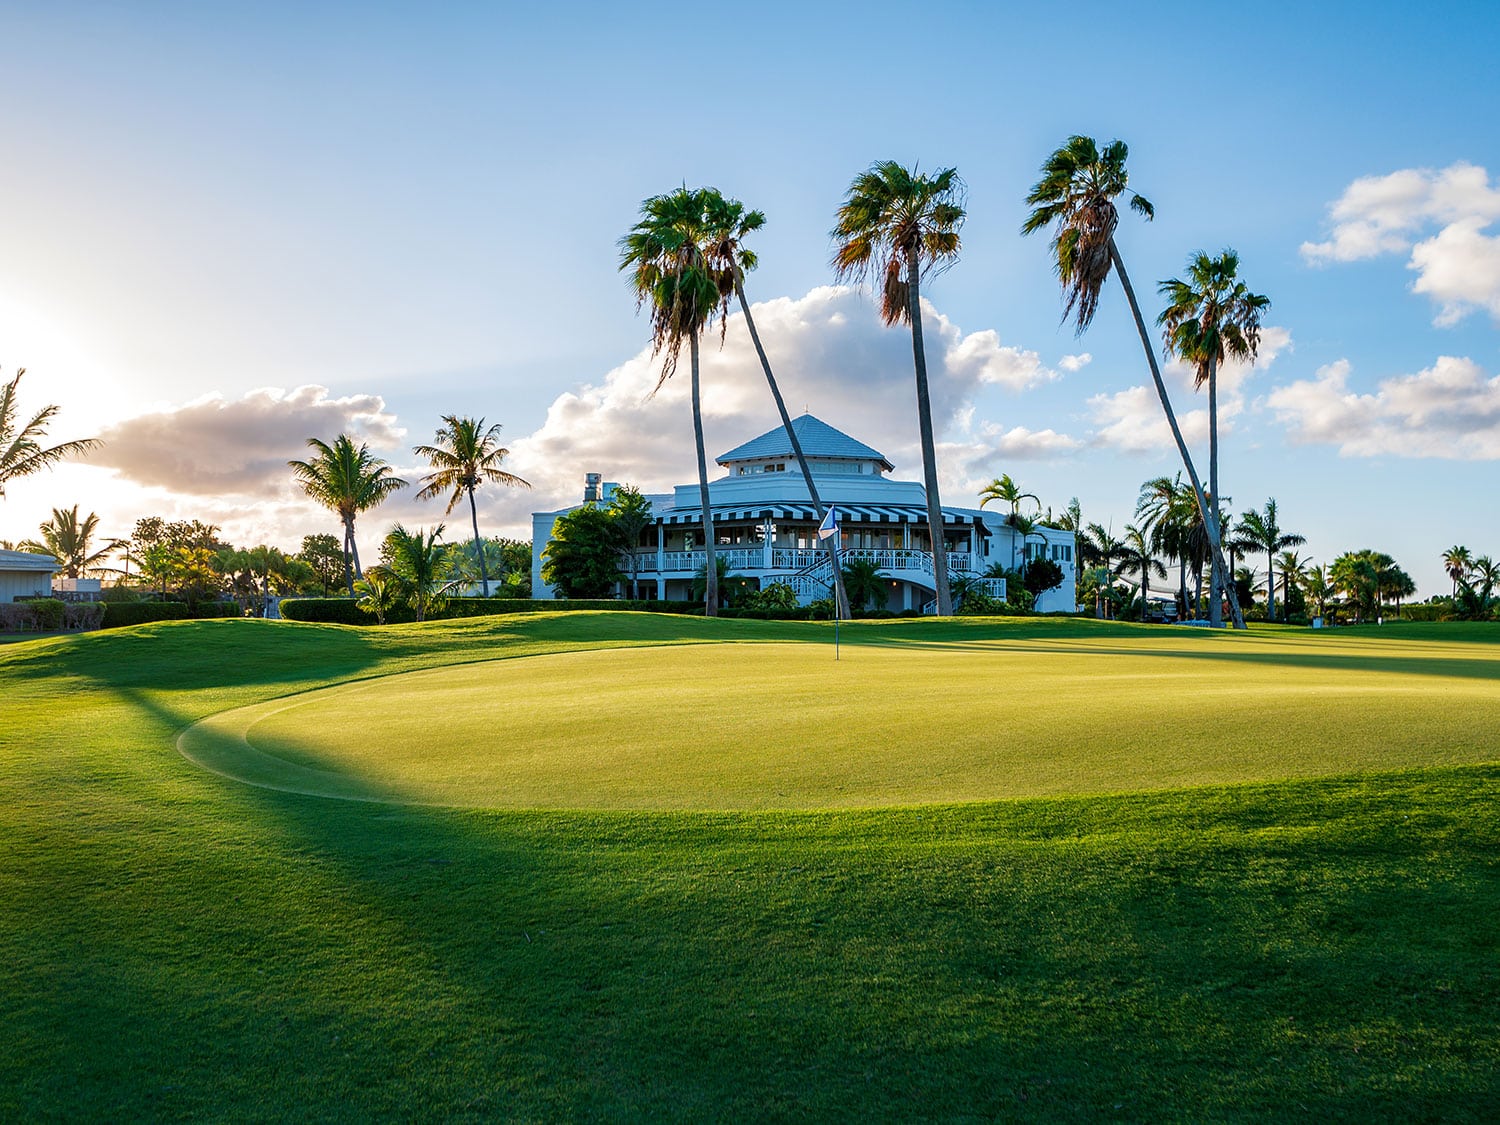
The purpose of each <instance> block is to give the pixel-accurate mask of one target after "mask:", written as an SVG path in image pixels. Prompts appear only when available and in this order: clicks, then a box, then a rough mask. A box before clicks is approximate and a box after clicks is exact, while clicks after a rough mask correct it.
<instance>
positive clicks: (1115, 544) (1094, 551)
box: [1084, 523, 1128, 617]
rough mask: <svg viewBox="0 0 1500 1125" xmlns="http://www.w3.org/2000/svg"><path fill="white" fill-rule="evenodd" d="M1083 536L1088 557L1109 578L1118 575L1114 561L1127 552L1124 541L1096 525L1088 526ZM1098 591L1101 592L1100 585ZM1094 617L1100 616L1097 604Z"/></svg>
mask: <svg viewBox="0 0 1500 1125" xmlns="http://www.w3.org/2000/svg"><path fill="white" fill-rule="evenodd" d="M1084 534H1085V537H1086V538H1087V539H1088V541H1089V557H1090V558H1092V559H1094V560H1096V561H1097V562H1098V564H1099V566H1100V567H1102V568H1103V569H1104V571H1105V573H1106V574H1107V575H1108V576H1109V577H1111V578H1112V577H1114V576H1115V574H1117V573H1118V570H1117V567H1116V560H1118V559H1121V558H1124V557H1125V553H1126V551H1127V550H1128V548H1127V547H1126V544H1125V541H1124V540H1123V539H1116V538H1115V536H1114V532H1113V531H1111V530H1109V529H1107V528H1105V527H1104V526H1102V525H1101V524H1097V523H1091V524H1089V526H1088V530H1087V531H1086V532H1085V533H1084ZM1100 589H1101V592H1102V585H1101V587H1100ZM1094 615H1095V616H1096V617H1097V616H1099V615H1100V613H1099V608H1098V604H1097V603H1096V606H1095V609H1094Z"/></svg>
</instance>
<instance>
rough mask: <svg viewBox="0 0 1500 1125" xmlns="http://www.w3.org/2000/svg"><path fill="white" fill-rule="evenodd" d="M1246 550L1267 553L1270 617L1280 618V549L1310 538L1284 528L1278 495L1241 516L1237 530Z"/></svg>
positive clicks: (1268, 608)
mask: <svg viewBox="0 0 1500 1125" xmlns="http://www.w3.org/2000/svg"><path fill="white" fill-rule="evenodd" d="M1235 534H1236V538H1238V539H1239V540H1240V541H1241V543H1242V544H1243V545H1244V546H1245V548H1246V549H1253V550H1261V551H1264V552H1265V553H1266V620H1267V621H1275V620H1276V552H1277V551H1284V550H1286V549H1287V548H1288V547H1300V546H1302V545H1303V544H1304V543H1306V542H1307V538H1306V537H1305V536H1302V535H1298V534H1297V533H1296V532H1292V531H1283V530H1282V528H1281V523H1280V520H1279V519H1278V517H1277V512H1276V498H1275V497H1272V498H1271V499H1269V500H1267V501H1266V506H1265V509H1264V510H1263V511H1259V512H1257V511H1256V510H1255V509H1253V508H1252V509H1251V510H1250V511H1248V512H1246V513H1245V514H1244V515H1242V516H1241V517H1240V523H1239V527H1237V528H1236V529H1235Z"/></svg>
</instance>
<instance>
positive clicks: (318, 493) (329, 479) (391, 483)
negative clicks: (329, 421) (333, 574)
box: [287, 434, 407, 597]
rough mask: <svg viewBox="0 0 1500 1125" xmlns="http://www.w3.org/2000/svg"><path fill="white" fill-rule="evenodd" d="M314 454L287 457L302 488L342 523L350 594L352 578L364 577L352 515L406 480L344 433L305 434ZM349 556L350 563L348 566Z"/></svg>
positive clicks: (376, 501) (365, 508) (364, 509)
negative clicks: (324, 438) (331, 435)
mask: <svg viewBox="0 0 1500 1125" xmlns="http://www.w3.org/2000/svg"><path fill="white" fill-rule="evenodd" d="M307 444H308V445H309V446H310V447H311V448H312V449H313V450H315V452H316V455H315V456H314V457H312V458H310V459H309V460H307V461H288V462H287V464H288V465H289V466H290V467H291V470H292V475H293V476H295V477H296V478H297V483H298V484H300V485H301V486H302V491H303V492H305V493H307V495H308V496H309V497H311V498H312V499H313V500H315V501H317V502H318V503H319V504H322V505H323V507H325V508H327V509H329V510H330V511H333V512H337V513H338V517H339V520H340V521H341V522H342V523H343V525H344V583H345V585H346V586H348V588H349V596H350V597H353V596H354V580H355V579H356V578H362V577H364V571H363V569H361V567H360V565H359V544H358V543H356V542H355V541H354V518H355V516H357V515H359V513H360V512H366V511H369V510H370V509H371V508H373V507H375V506H376V505H377V504H379V503H380V502H381V501H382V500H384V499H385V498H386V497H387V496H389V495H390V494H391V493H393V492H396V491H397V490H399V489H402V488H405V487H406V485H407V482H406V481H404V480H402V479H401V478H400V477H398V476H395V475H393V473H394V470H393V469H392V468H391V467H390V466H389V465H387V464H386V463H385V462H384V461H382V460H381V459H380V458H379V457H376V456H375V455H374V454H372V453H371V452H370V448H369V446H367V445H365V444H364V443H363V442H361V443H360V444H359V447H358V448H356V447H355V445H354V439H353V438H351V437H350V436H349V435H348V434H339V436H338V437H336V438H334V439H333V444H332V445H329V444H328V443H327V442H324V441H320V440H319V439H318V438H308V439H307ZM351 560H352V562H353V565H352V567H351V565H350V563H351Z"/></svg>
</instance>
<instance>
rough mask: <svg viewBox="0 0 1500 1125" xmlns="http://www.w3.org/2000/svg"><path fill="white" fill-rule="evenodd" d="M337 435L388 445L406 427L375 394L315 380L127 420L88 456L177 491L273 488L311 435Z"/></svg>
mask: <svg viewBox="0 0 1500 1125" xmlns="http://www.w3.org/2000/svg"><path fill="white" fill-rule="evenodd" d="M340 433H349V434H351V435H353V436H354V437H356V438H358V439H360V440H362V441H367V442H369V443H370V444H371V445H372V446H376V447H378V448H383V449H387V448H390V447H393V446H395V445H397V444H398V443H399V442H400V441H401V439H402V437H403V436H404V434H405V431H404V430H403V429H401V428H400V427H399V426H398V425H397V421H396V416H395V415H394V414H390V413H388V412H387V411H386V409H385V401H384V400H383V399H382V398H381V397H380V396H379V395H348V396H345V397H343V398H332V397H330V396H329V393H328V388H326V387H319V386H302V387H297V388H295V389H294V390H290V391H284V390H278V389H263V390H256V391H251V392H250V393H249V394H247V395H245V396H244V397H242V398H239V399H234V400H227V399H225V398H223V397H222V396H220V395H209V396H206V397H204V398H200V399H197V400H195V401H193V402H189V403H187V404H186V405H183V406H178V407H172V408H169V409H166V410H161V411H157V412H155V413H152V414H142V415H139V416H138V417H135V418H127V419H126V420H125V421H123V422H120V423H118V424H116V425H114V426H111V427H110V428H109V429H107V430H105V431H104V433H103V434H102V435H100V436H101V437H102V438H103V440H104V445H103V447H102V448H101V449H100V450H99V451H98V452H96V453H94V454H93V455H92V456H91V457H90V461H91V462H92V463H93V464H95V465H101V466H104V467H105V468H110V469H113V470H115V472H116V473H117V474H118V475H119V476H120V477H122V478H124V479H126V480H129V481H133V482H135V483H137V484H142V485H147V486H152V487H158V488H163V489H168V490H170V491H172V492H176V493H187V494H190V495H194V496H215V497H218V496H225V495H245V496H248V495H267V494H278V493H283V492H285V491H286V490H287V488H288V487H289V483H290V479H291V478H290V474H289V473H288V470H287V467H286V463H287V461H288V460H290V459H293V458H300V457H302V456H303V454H304V453H305V452H306V448H307V447H306V442H307V439H308V438H309V437H320V438H322V439H323V440H325V441H331V440H332V439H333V438H334V437H335V436H336V435H337V434H340Z"/></svg>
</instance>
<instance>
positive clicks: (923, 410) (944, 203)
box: [833, 160, 964, 616]
mask: <svg viewBox="0 0 1500 1125" xmlns="http://www.w3.org/2000/svg"><path fill="white" fill-rule="evenodd" d="M963 190H964V188H963V181H962V180H960V179H959V178H958V172H957V170H956V169H953V168H944V169H941V170H940V171H938V172H937V173H936V174H935V175H932V176H928V175H924V174H921V173H919V172H918V171H917V170H916V169H915V168H911V169H907V168H904V167H902V166H901V165H900V164H899V163H897V162H896V161H894V160H882V161H879V162H877V163H875V164H872V165H870V167H869V168H868V169H867V170H866V171H864V172H861V173H860V174H859V175H858V176H856V177H854V181H853V182H852V183H851V184H850V185H849V190H848V192H847V193H846V195H845V197H844V202H843V204H842V205H841V206H840V207H839V209H838V218H837V222H836V223H835V225H834V228H833V237H834V239H835V240H836V242H835V246H834V253H833V268H834V273H835V275H836V276H837V277H838V278H839V279H840V280H845V279H853V280H856V281H859V282H863V281H864V280H866V279H867V278H873V279H874V281H875V284H876V285H877V286H878V287H879V289H880V315H881V318H882V319H883V320H884V321H885V322H886V324H897V323H899V322H902V321H904V322H906V323H907V324H909V325H910V326H911V347H912V363H913V366H914V368H915V371H916V378H917V427H918V430H919V433H920V436H921V441H922V482H923V485H924V487H925V489H926V492H927V529H928V532H929V534H930V535H931V538H932V569H933V582H934V584H935V586H936V587H937V589H936V593H937V611H938V614H939V616H948V615H950V614H951V613H952V612H953V595H952V591H951V589H950V587H949V583H948V556H947V553H946V544H945V541H944V539H943V505H942V500H941V498H940V497H939V496H938V478H937V446H936V442H935V440H934V438H933V432H932V396H931V394H930V392H929V390H928V386H927V353H926V349H925V347H924V344H923V340H922V293H921V288H922V278H923V277H924V276H927V275H928V274H930V273H932V272H934V271H941V270H944V269H947V268H948V267H949V266H951V265H952V264H953V263H954V262H955V261H957V260H958V251H959V247H960V241H959V236H958V232H959V228H960V227H962V226H963V221H964V208H963Z"/></svg>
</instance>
